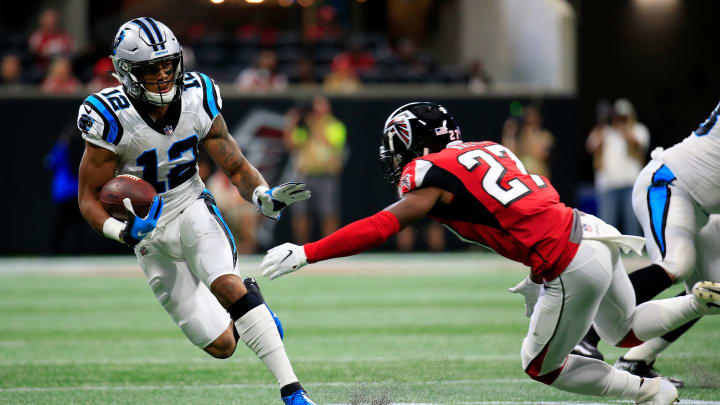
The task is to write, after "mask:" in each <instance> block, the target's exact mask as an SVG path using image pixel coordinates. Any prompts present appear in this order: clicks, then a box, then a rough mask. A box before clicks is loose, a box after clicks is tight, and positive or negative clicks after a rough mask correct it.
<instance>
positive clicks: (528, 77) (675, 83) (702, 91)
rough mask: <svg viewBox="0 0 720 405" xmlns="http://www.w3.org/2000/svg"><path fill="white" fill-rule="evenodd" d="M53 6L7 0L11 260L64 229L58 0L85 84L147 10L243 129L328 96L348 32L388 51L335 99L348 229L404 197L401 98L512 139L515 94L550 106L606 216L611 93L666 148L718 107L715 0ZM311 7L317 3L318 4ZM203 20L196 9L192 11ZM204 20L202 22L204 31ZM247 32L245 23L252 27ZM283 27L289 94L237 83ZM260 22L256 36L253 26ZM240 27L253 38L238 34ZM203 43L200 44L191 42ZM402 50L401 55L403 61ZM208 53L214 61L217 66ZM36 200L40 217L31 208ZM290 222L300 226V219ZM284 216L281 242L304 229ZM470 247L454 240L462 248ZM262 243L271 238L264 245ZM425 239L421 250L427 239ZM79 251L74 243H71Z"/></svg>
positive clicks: (566, 163) (468, 129)
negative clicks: (605, 138) (254, 117)
mask: <svg viewBox="0 0 720 405" xmlns="http://www.w3.org/2000/svg"><path fill="white" fill-rule="evenodd" d="M173 4H174V3H173V2H170V1H152V2H142V1H114V2H113V1H110V2H94V1H87V0H85V1H82V0H75V1H46V2H33V3H31V4H28V5H27V6H25V7H23V8H22V9H19V10H18V9H15V8H14V7H13V6H12V3H8V2H6V3H3V4H2V5H0V8H2V13H1V16H0V23H1V24H0V54H2V55H6V54H9V53H13V54H16V55H19V56H20V59H21V61H22V64H23V69H25V73H26V74H24V75H23V84H22V85H20V86H16V87H9V86H0V111H2V116H3V124H4V126H5V128H4V131H5V136H4V138H5V142H4V143H5V152H6V153H5V158H4V159H2V161H1V163H0V165H1V166H0V169H2V171H3V173H12V175H7V176H5V179H4V180H3V184H4V185H5V188H6V190H7V191H6V195H5V198H3V199H2V200H1V202H0V208H2V210H3V212H6V213H13V214H9V215H6V218H5V222H6V224H7V226H8V228H9V229H12V230H13V231H12V232H3V233H2V236H1V237H0V238H2V239H1V240H0V253H2V254H10V255H14V254H48V253H50V252H51V250H50V246H51V242H52V241H51V240H50V238H49V237H47V235H45V234H42V235H39V234H38V233H37V232H36V230H37V229H43V228H47V227H48V226H51V225H50V224H52V223H54V221H56V220H57V218H54V211H53V208H52V200H51V198H50V190H51V172H50V171H49V170H48V169H47V168H46V167H45V165H44V161H45V160H46V157H47V154H48V152H49V151H50V150H51V148H52V146H53V144H54V141H55V139H56V138H57V137H58V133H59V131H61V129H63V128H65V130H69V128H71V127H68V125H72V121H73V120H74V119H75V113H76V108H77V104H78V102H79V101H81V100H82V99H83V98H84V97H85V96H86V95H87V94H88V90H87V88H86V87H85V86H81V87H80V88H78V89H77V91H75V92H72V93H70V94H60V95H58V94H52V95H48V94H47V93H44V92H43V91H42V90H41V87H40V83H41V81H42V76H41V74H40V73H38V72H36V71H34V70H33V69H32V68H33V58H32V55H31V53H30V52H29V49H28V45H27V43H28V37H29V35H30V33H31V32H32V31H33V30H34V29H35V28H36V27H37V25H38V18H39V15H40V13H41V12H42V11H43V10H44V9H46V8H47V7H55V8H56V9H57V10H58V11H59V12H60V13H61V14H60V15H61V16H62V17H61V27H62V28H63V29H64V30H66V31H68V32H69V33H70V34H71V35H73V38H74V39H75V41H76V49H75V51H74V52H73V53H72V56H71V58H72V61H73V68H74V72H75V75H76V76H77V77H78V78H79V79H80V80H81V81H83V82H84V83H85V82H87V80H89V78H90V75H91V74H92V72H91V70H92V66H93V65H94V62H95V60H97V59H98V58H100V57H103V56H105V55H106V54H107V53H108V50H109V44H110V42H111V41H110V40H111V38H112V37H113V35H114V32H115V30H116V28H117V27H118V26H119V25H120V24H121V23H122V22H124V21H126V20H127V19H129V18H131V17H134V16H137V15H151V16H154V17H156V18H158V19H160V20H161V21H165V22H166V23H168V24H169V26H170V27H172V28H173V29H174V30H175V32H176V33H178V35H179V36H180V40H181V41H182V42H183V44H184V45H186V48H191V49H193V50H194V54H195V63H194V66H193V68H194V69H198V70H202V71H206V72H208V73H210V74H211V75H213V76H214V77H215V78H216V80H217V81H218V82H220V83H221V84H220V85H221V89H222V93H223V96H224V101H225V107H224V115H225V117H227V118H226V119H227V121H228V123H229V125H230V127H231V131H232V130H233V129H234V128H237V127H238V126H239V125H240V124H241V123H242V120H243V119H244V118H245V117H246V115H247V113H248V111H249V109H252V108H254V107H257V106H261V107H266V108H269V109H271V110H275V111H277V112H279V113H284V111H286V110H287V108H288V107H291V106H293V105H295V104H296V103H297V100H299V99H304V98H307V97H309V96H311V95H313V94H317V93H323V92H324V90H323V86H322V80H323V77H324V75H326V74H327V73H328V72H329V70H330V68H331V67H330V62H331V58H332V56H333V55H335V54H337V53H339V52H340V51H342V50H343V49H345V48H346V46H347V45H346V44H347V43H348V41H346V40H347V39H348V38H351V37H352V38H355V37H360V38H361V39H362V40H363V41H364V43H365V44H366V47H367V48H368V50H369V51H371V52H372V54H373V56H374V57H375V58H376V65H375V67H376V69H374V70H373V71H371V72H369V73H365V74H363V75H361V76H360V79H361V81H362V82H363V86H362V87H360V89H359V90H357V91H355V92H332V91H330V92H327V91H325V92H324V93H325V94H327V95H328V97H329V98H330V101H331V104H332V106H333V110H334V112H335V115H336V116H337V117H338V118H339V119H340V120H342V121H343V122H345V123H346V126H347V128H348V136H347V138H348V146H349V150H350V151H351V153H350V155H349V156H350V157H349V160H348V161H347V163H346V166H345V170H344V172H343V177H342V192H341V196H342V197H341V202H342V209H341V215H342V221H341V222H342V223H347V222H348V221H350V220H352V219H353V218H357V217H360V216H363V215H365V214H367V213H370V212H373V211H374V210H376V209H378V208H381V207H382V206H384V205H385V204H386V203H387V202H389V201H390V200H391V196H390V194H389V193H388V192H387V191H385V190H386V189H385V188H384V186H383V184H382V181H381V178H380V175H379V171H378V170H377V167H378V163H377V159H376V147H377V139H378V133H379V128H380V126H381V125H382V123H383V122H384V119H385V117H386V115H387V114H388V112H389V111H391V110H392V108H393V107H394V106H396V105H399V104H402V103H405V102H409V101H412V100H418V99H432V100H436V101H439V102H443V103H446V104H447V105H448V106H449V107H450V108H451V109H452V111H453V112H454V113H455V115H456V117H457V119H458V120H459V122H460V123H461V125H462V129H463V136H464V138H465V139H468V140H474V139H490V140H494V141H499V140H500V134H501V131H502V126H503V122H504V121H505V120H506V119H507V118H508V117H510V116H511V115H512V113H513V112H514V111H513V109H512V107H513V106H517V104H516V103H518V102H519V103H520V104H521V105H526V104H528V103H533V104H536V105H539V106H540V108H541V115H542V117H543V119H544V125H545V127H546V128H548V129H549V130H550V132H552V134H553V135H554V136H555V143H554V147H553V150H552V155H551V158H550V165H551V169H552V173H553V177H552V182H553V184H554V185H555V186H556V188H557V189H558V190H559V192H560V194H561V197H562V199H563V201H565V202H566V203H568V204H572V205H577V206H581V207H582V208H583V209H585V210H587V211H592V210H593V207H594V205H593V201H592V193H591V192H590V193H589V192H588V190H592V187H591V183H592V178H593V176H592V165H591V164H590V161H591V159H590V155H589V154H588V153H587V152H586V151H585V149H584V140H585V137H586V136H587V134H588V133H589V131H590V129H591V128H592V126H593V125H594V122H595V104H596V103H597V101H598V100H599V99H600V98H607V99H609V100H614V99H616V98H619V97H627V98H629V99H630V100H631V101H632V102H633V103H634V104H635V108H636V110H637V112H638V118H639V121H640V122H643V123H645V125H647V127H648V128H649V130H650V133H651V147H650V150H652V148H653V147H654V146H668V145H671V144H672V143H674V142H676V141H678V140H679V139H682V137H684V136H686V134H688V133H689V131H691V130H693V129H694V128H695V127H696V126H697V125H698V124H699V123H700V122H702V121H703V120H704V119H705V118H707V115H708V113H709V111H710V110H711V109H712V108H713V106H714V104H715V103H716V101H717V100H716V97H717V91H716V90H717V87H718V86H717V84H716V83H715V82H716V80H714V79H715V71H714V65H713V64H712V63H711V62H710V60H711V59H712V57H711V55H712V51H711V50H712V49H713V41H714V36H713V35H712V33H711V31H712V30H711V27H712V21H713V18H714V16H715V15H716V13H717V12H718V11H720V10H718V9H719V8H720V6H719V5H718V4H717V2H713V1H680V0H662V1H650V0H644V1H643V0H633V1H613V2H602V4H599V3H598V2H592V1H560V0H558V1H550V0H548V1H544V0H538V1H531V2H523V1H512V0H510V1H499V0H495V1H490V0H489V1H473V0H465V1H463V0H452V1H449V0H448V1H430V0H422V1H405V0H387V1H386V0H367V1H362V2H361V1H340V0H336V1H309V0H307V1H303V2H285V1H264V2H260V3H258V4H250V3H248V2H245V1H241V0H233V1H225V2H222V3H220V4H213V3H211V2H210V1H200V0H197V1H190V2H184V3H183V7H182V8H180V7H175V6H174V5H173ZM303 5H305V6H306V7H303ZM329 7H332V8H334V10H335V15H336V17H335V20H334V23H335V24H336V25H337V28H338V29H339V30H341V35H340V36H338V37H335V38H323V37H322V34H320V36H321V37H318V38H317V39H315V40H307V39H306V38H305V36H307V35H308V34H307V32H308V30H310V29H311V28H312V27H313V24H315V25H318V23H317V21H318V20H319V19H320V18H321V17H320V16H321V15H322V13H323V12H324V11H325V10H326V9H327V8H329ZM190 16H192V17H190ZM198 27H200V28H198ZM243 27H244V28H243ZM247 27H251V28H250V29H258V28H257V27H260V29H258V31H251V32H258V33H261V34H262V33H263V32H265V31H263V30H267V29H268V27H269V28H271V29H272V34H273V35H274V38H273V36H272V35H271V36H270V38H271V40H270V45H269V46H270V47H273V48H274V49H276V50H277V51H278V54H279V55H284V56H280V58H279V59H280V60H281V61H282V64H281V66H280V67H281V68H282V69H283V70H285V71H287V72H288V77H289V78H290V85H289V86H288V87H287V89H285V90H282V91H272V92H262V91H250V92H248V91H242V90H238V89H237V88H236V86H234V84H233V80H234V78H235V76H236V75H237V74H238V73H239V71H240V70H242V69H243V68H244V67H246V66H247V65H248V64H251V63H252V60H253V56H254V55H256V54H257V52H258V51H259V50H260V49H261V48H264V47H268V44H267V42H268V40H267V39H266V38H264V37H262V35H264V34H262V35H254V34H251V35H245V37H242V38H241V36H242V33H243V32H246V31H247V30H248V28H247ZM243 30H245V31H243ZM239 32H240V34H239ZM184 36H185V37H188V38H192V41H189V40H185V39H184V38H183V37H184ZM404 37H411V38H413V39H415V41H416V42H417V44H418V47H419V49H420V53H419V54H420V55H421V56H422V57H421V58H420V63H425V64H426V65H427V67H428V68H427V69H426V72H427V74H423V75H419V74H417V73H413V70H412V69H411V68H408V67H407V66H406V65H403V63H402V62H401V61H398V60H397V59H393V58H392V52H393V50H394V49H395V48H394V47H396V46H397V44H398V41H399V40H400V39H402V38H404ZM388 52H389V53H390V56H388ZM308 54H309V55H311V58H314V63H315V67H316V69H315V79H316V85H315V86H312V85H311V86H307V85H298V84H295V83H294V81H295V80H296V79H295V78H294V76H293V73H292V72H293V63H295V62H296V61H297V59H298V58H299V56H300V55H308ZM203 58H205V59H203ZM475 61H482V63H483V65H484V66H485V71H486V72H487V75H489V77H490V78H491V80H492V81H491V82H490V83H489V85H488V86H487V87H486V88H485V89H483V90H482V91H481V92H479V93H478V92H473V91H472V90H470V89H469V87H468V85H467V83H468V80H469V78H470V76H471V74H470V69H469V66H471V64H472V63H473V62H475ZM19 207H22V211H23V212H27V213H28V215H17V214H16V213H17V211H18V210H19V209H20V208H19ZM286 222H287V221H286ZM287 228H288V225H287V223H285V224H282V223H281V224H280V226H279V227H278V229H277V230H276V231H275V232H276V234H275V236H276V238H278V239H283V240H284V239H287V238H288V237H289V235H290V234H289V231H288V229H287ZM82 232H83V234H82V242H81V243H80V245H81V246H82V249H81V251H82V253H99V252H114V253H120V252H122V250H121V249H122V248H119V247H118V246H115V245H114V244H113V243H112V242H110V241H106V240H101V239H99V238H96V237H95V235H93V234H92V232H91V231H90V230H89V228H88V227H85V229H83V231H82ZM458 246H459V245H457V244H454V243H453V242H450V241H449V242H448V248H457V247H458ZM261 247H262V246H261ZM418 247H419V248H423V246H422V244H420V245H419V246H418ZM66 250H69V248H67V247H66V248H63V250H61V252H64V251H66Z"/></svg>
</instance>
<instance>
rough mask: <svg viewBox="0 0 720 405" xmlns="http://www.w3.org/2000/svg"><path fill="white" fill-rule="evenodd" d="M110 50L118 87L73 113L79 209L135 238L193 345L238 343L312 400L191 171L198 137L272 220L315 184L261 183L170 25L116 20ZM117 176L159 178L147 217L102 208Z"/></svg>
mask: <svg viewBox="0 0 720 405" xmlns="http://www.w3.org/2000/svg"><path fill="white" fill-rule="evenodd" d="M111 58H112V61H113V65H114V68H115V73H114V75H115V77H116V78H117V79H118V80H119V81H120V83H121V84H122V85H121V86H117V87H112V88H107V89H104V90H103V91H101V92H99V93H95V94H91V95H90V96H88V97H87V98H86V99H85V101H84V102H83V104H82V105H81V106H80V111H79V114H78V127H79V128H80V130H81V131H82V136H83V138H84V139H85V141H86V147H85V154H84V155H83V158H82V162H81V164H80V175H79V176H80V177H79V180H80V187H79V196H78V200H79V204H80V210H81V212H82V215H83V216H84V217H85V219H86V220H87V222H88V223H89V224H90V225H91V226H92V227H93V228H94V229H95V230H97V231H99V232H102V233H103V235H105V236H106V237H108V238H111V239H114V240H117V241H119V242H122V243H125V244H127V245H129V246H132V247H134V250H135V255H136V256H137V258H138V261H139V263H140V266H141V267H142V269H143V271H144V272H145V275H146V276H147V279H148V284H149V285H150V288H152V290H153V293H155V296H156V297H157V299H158V301H159V302H160V304H161V305H162V306H163V307H164V308H165V310H166V311H167V312H168V313H169V314H170V316H171V317H172V318H173V320H174V321H175V322H176V323H177V324H178V326H179V327H180V329H182V331H183V333H185V335H186V336H187V337H188V339H189V340H190V341H192V343H194V344H195V345H197V346H198V347H200V348H202V349H203V350H205V351H206V352H207V353H209V354H210V355H212V356H213V357H217V358H227V357H230V356H231V355H232V354H233V352H234V351H235V347H236V345H237V342H238V340H242V341H243V342H244V343H245V344H246V345H247V346H248V347H250V349H252V350H253V351H254V352H255V353H256V354H257V355H258V357H259V358H260V359H261V360H262V361H263V362H264V363H265V365H266V366H267V368H268V369H269V370H270V372H272V373H273V375H274V376H275V377H276V378H277V381H278V383H279V385H280V387H281V388H280V395H281V397H282V399H283V401H284V402H285V403H286V404H312V403H313V402H312V401H311V400H310V399H309V398H308V397H307V395H306V394H305V391H304V390H303V388H302V386H301V385H300V384H299V383H298V379H297V377H296V376H295V373H294V371H293V369H292V366H291V365H290V361H289V360H288V358H287V355H286V354H285V348H284V346H283V342H282V340H281V338H282V326H281V324H280V323H279V320H277V318H276V317H275V316H274V314H272V312H271V311H270V310H269V308H268V307H267V305H265V303H264V300H263V297H262V295H261V294H260V290H259V288H258V286H257V283H255V281H254V280H253V279H246V280H243V279H242V278H241V277H240V273H239V271H238V267H237V264H238V263H237V250H236V248H235V241H234V240H233V237H232V233H231V232H230V230H229V229H228V227H227V225H226V224H225V222H224V220H223V219H222V216H221V215H220V211H218V209H217V207H216V205H215V201H214V199H213V197H212V195H211V194H210V192H209V191H208V190H206V189H205V185H204V184H203V182H202V180H200V176H199V175H198V169H197V161H198V145H199V144H202V145H203V147H204V148H205V149H206V150H207V151H208V153H209V155H210V156H211V157H212V158H213V159H214V160H215V162H216V163H217V164H218V166H219V167H220V168H221V169H222V170H223V171H224V172H225V174H227V176H228V177H229V178H230V179H231V181H232V183H233V184H234V185H235V186H236V187H237V189H238V191H239V192H240V194H241V195H242V196H243V197H244V198H245V199H247V200H249V201H253V202H254V203H255V205H257V207H258V209H259V210H260V211H261V212H262V213H263V214H264V215H266V216H268V217H271V218H275V219H277V217H278V216H279V214H280V210H281V209H282V208H284V207H285V206H287V205H289V204H291V203H293V202H295V201H299V200H304V199H307V198H310V192H309V191H307V190H306V189H305V185H304V184H302V183H286V184H283V185H280V186H277V187H273V188H268V185H267V183H266V182H265V179H264V178H263V176H262V175H261V174H260V172H258V170H257V169H256V168H255V167H253V165H252V164H250V162H248V161H247V160H246V159H245V157H244V156H243V154H242V152H241V151H240V148H239V147H238V145H237V144H236V143H235V141H234V140H233V138H232V137H230V136H229V135H228V129H227V126H226V124H225V120H224V119H223V116H222V114H221V113H220V109H221V107H222V101H221V98H220V93H219V90H218V88H217V86H216V85H215V83H214V82H213V81H212V80H211V79H210V78H209V77H208V76H206V75H204V74H202V73H198V72H188V73H186V72H184V70H183V56H182V48H181V46H180V44H179V42H178V41H177V39H176V37H175V35H174V34H173V33H172V31H171V30H170V29H169V28H168V27H167V26H166V25H165V24H163V23H161V22H159V21H156V20H153V19H152V18H147V17H144V18H136V19H133V20H131V21H128V22H127V23H125V24H123V25H122V26H121V27H120V29H119V30H118V32H117V34H116V36H115V39H114V42H113V46H112V55H111ZM116 174H131V175H135V176H138V177H141V178H142V179H144V180H145V181H147V182H148V183H150V184H152V185H153V186H154V187H155V190H156V191H157V193H158V194H159V197H155V199H154V200H153V204H152V206H151V207H150V212H149V214H148V215H147V216H146V217H145V218H140V217H138V216H136V215H135V213H134V212H133V210H132V206H131V205H130V204H129V200H127V199H126V200H125V201H124V203H125V207H126V208H127V209H128V218H129V219H128V221H127V222H121V221H119V220H117V219H115V218H112V217H110V216H109V215H108V213H107V212H106V211H105V210H104V209H103V207H102V205H101V204H100V202H99V200H98V194H99V191H100V189H101V188H102V186H103V185H104V184H105V183H106V182H107V181H108V180H110V179H111V178H112V177H113V176H115V175H116ZM276 322H277V324H276Z"/></svg>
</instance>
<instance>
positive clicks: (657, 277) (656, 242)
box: [575, 104, 720, 386]
mask: <svg viewBox="0 0 720 405" xmlns="http://www.w3.org/2000/svg"><path fill="white" fill-rule="evenodd" d="M718 115H720V104H718V105H717V106H716V107H715V109H714V110H713V111H712V112H711V113H710V116H709V117H708V119H707V120H705V122H703V123H702V124H700V126H699V127H698V128H697V129H696V130H694V131H692V132H691V133H690V135H689V136H687V137H685V139H683V140H682V142H679V143H677V144H675V145H673V146H672V147H670V148H668V149H666V150H662V148H658V149H656V150H655V151H653V153H652V154H651V157H652V160H651V161H650V162H648V164H647V165H646V166H645V168H644V169H643V170H642V171H641V172H640V174H639V175H638V178H637V180H636V181H635V185H634V187H633V197H632V200H633V201H632V203H633V210H634V211H635V216H636V217H637V219H638V222H640V224H641V225H642V227H643V232H644V234H645V240H646V243H645V248H646V250H647V252H648V256H649V257H650V260H651V261H652V264H650V265H649V266H647V267H644V268H642V269H638V270H636V271H634V272H632V273H631V274H630V281H631V282H632V284H633V287H634V289H635V295H636V297H637V300H638V302H645V301H647V300H650V299H652V298H653V297H655V296H656V295H658V294H659V293H660V292H662V291H664V290H665V289H667V288H670V286H672V285H673V284H676V283H681V282H682V283H683V284H685V291H682V292H681V293H680V294H681V295H683V294H686V293H689V292H690V290H691V289H692V286H693V284H694V283H695V282H696V281H697V280H710V281H716V282H718V281H720V266H718V263H719V262H720V250H718V247H719V246H720V236H719V235H720V234H719V233H718V229H720V218H719V217H718V215H717V214H720V181H718V176H717V173H718V172H720V125H718ZM695 321H697V319H695V320H693V321H691V322H688V323H687V324H685V325H682V326H681V327H679V328H677V329H675V330H674V331H672V332H669V333H667V334H665V335H663V336H661V337H658V338H655V339H652V340H650V341H648V342H645V343H644V344H642V345H640V346H638V347H634V348H632V349H631V350H629V351H628V352H627V353H626V354H624V355H623V356H621V357H620V358H619V359H618V361H617V362H616V363H615V367H617V368H620V369H623V370H627V371H629V372H631V373H633V374H637V375H640V376H655V375H658V373H657V371H656V370H655V368H654V367H653V364H654V363H655V359H656V357H657V356H658V355H659V354H660V353H661V352H662V351H664V350H665V349H667V348H668V347H669V346H670V345H671V344H672V343H673V342H674V341H676V340H677V339H678V338H679V337H680V336H681V335H682V334H683V333H685V332H686V331H687V330H688V329H689V328H690V327H692V325H693V324H694V323H695ZM599 340H600V337H599V336H597V334H596V333H595V332H594V331H593V330H592V329H591V330H590V331H589V332H588V334H587V335H586V336H585V338H584V339H583V341H582V342H580V343H579V344H578V345H577V346H576V347H575V352H576V354H580V355H584V356H590V357H595V358H602V353H600V352H599V351H598V349H597V344H598V342H599ZM672 381H674V383H675V384H676V386H682V384H683V383H682V381H681V380H678V379H677V378H674V379H672Z"/></svg>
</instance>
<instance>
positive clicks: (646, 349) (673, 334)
mask: <svg viewBox="0 0 720 405" xmlns="http://www.w3.org/2000/svg"><path fill="white" fill-rule="evenodd" d="M685 294H686V292H685V291H684V290H683V291H682V292H681V293H680V294H678V295H677V296H678V297H681V296H683V295H685ZM699 319H700V318H695V319H693V320H692V321H690V322H686V323H684V324H683V325H681V326H680V327H679V328H677V329H674V330H671V331H670V332H668V333H666V334H664V335H662V336H661V337H658V338H654V339H650V340H648V341H647V342H645V343H643V344H641V345H640V346H635V347H633V348H632V349H630V350H628V352H627V353H626V354H624V355H623V357H624V358H625V360H643V361H645V362H646V363H652V362H653V361H655V358H656V357H657V355H658V354H660V353H662V351H663V350H665V349H667V348H668V347H670V345H671V344H672V343H673V342H674V341H675V340H677V338H679V337H680V336H682V334H683V333H685V332H687V330H688V329H690V328H691V327H692V326H693V325H695V322H697V321H698V320H699Z"/></svg>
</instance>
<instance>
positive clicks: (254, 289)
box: [243, 277, 285, 339]
mask: <svg viewBox="0 0 720 405" xmlns="http://www.w3.org/2000/svg"><path fill="white" fill-rule="evenodd" d="M243 284H245V288H246V289H247V290H248V291H249V292H251V293H253V294H255V295H256V296H258V297H260V299H261V300H262V302H263V303H264V304H265V306H266V307H267V309H268V311H270V315H272V317H273V321H275V326H276V327H277V330H278V333H280V339H283V338H284V337H285V330H284V329H283V326H282V322H280V318H278V317H277V315H275V312H273V311H272V309H270V307H269V306H268V304H267V303H266V302H265V297H263V295H262V293H261V292H260V286H259V285H258V283H257V281H256V280H255V279H254V278H252V277H248V278H246V279H244V280H243Z"/></svg>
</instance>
